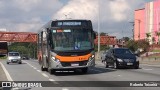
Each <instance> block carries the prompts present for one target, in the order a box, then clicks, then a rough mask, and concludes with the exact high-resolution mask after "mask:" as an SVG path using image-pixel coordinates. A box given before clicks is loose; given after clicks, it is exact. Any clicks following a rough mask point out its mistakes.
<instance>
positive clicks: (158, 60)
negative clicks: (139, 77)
mask: <svg viewBox="0 0 160 90" xmlns="http://www.w3.org/2000/svg"><path fill="white" fill-rule="evenodd" d="M139 61H140V64H149V65H160V58H148V57H140V59H139Z"/></svg>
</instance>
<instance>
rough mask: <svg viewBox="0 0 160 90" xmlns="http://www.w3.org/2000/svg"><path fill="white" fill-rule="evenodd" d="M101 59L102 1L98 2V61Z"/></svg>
mask: <svg viewBox="0 0 160 90" xmlns="http://www.w3.org/2000/svg"><path fill="white" fill-rule="evenodd" d="M99 58H100V1H99V0H98V59H99Z"/></svg>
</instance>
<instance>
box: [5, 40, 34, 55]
mask: <svg viewBox="0 0 160 90" xmlns="http://www.w3.org/2000/svg"><path fill="white" fill-rule="evenodd" d="M8 51H9V52H10V51H17V52H20V54H21V56H28V57H29V58H36V57H37V45H36V43H11V44H10V45H9V46H8Z"/></svg>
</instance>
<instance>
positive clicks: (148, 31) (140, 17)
mask: <svg viewBox="0 0 160 90" xmlns="http://www.w3.org/2000/svg"><path fill="white" fill-rule="evenodd" d="M134 23H135V25H134V40H140V39H146V40H148V41H149V43H150V44H153V43H158V37H159V36H158V35H157V34H156V33H157V32H160V0H154V1H153V2H148V3H146V4H145V8H143V9H138V10H135V12H134Z"/></svg>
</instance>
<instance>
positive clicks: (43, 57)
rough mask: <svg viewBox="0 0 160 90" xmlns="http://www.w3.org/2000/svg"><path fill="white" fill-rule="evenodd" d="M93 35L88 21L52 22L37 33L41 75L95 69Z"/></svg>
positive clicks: (84, 71)
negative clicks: (45, 72)
mask: <svg viewBox="0 0 160 90" xmlns="http://www.w3.org/2000/svg"><path fill="white" fill-rule="evenodd" d="M95 38H96V35H95V32H94V31H93V28H92V22H91V20H54V21H53V20H51V21H49V22H48V23H47V24H45V25H44V26H43V27H42V28H41V29H40V30H39V31H38V44H37V45H38V46H37V47H38V49H37V50H38V51H37V56H38V61H39V64H40V66H41V70H42V71H48V72H49V73H50V74H53V73H55V72H56V71H58V70H75V69H80V70H81V71H82V72H83V73H87V71H88V69H89V68H90V67H94V66H95V51H94V46H95V45H94V39H95Z"/></svg>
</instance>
